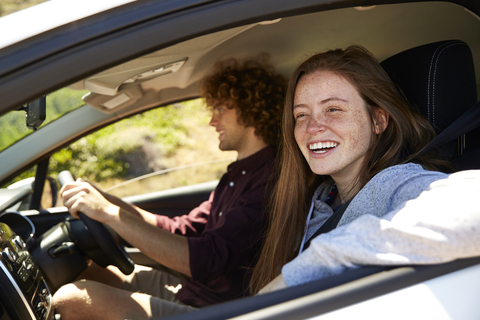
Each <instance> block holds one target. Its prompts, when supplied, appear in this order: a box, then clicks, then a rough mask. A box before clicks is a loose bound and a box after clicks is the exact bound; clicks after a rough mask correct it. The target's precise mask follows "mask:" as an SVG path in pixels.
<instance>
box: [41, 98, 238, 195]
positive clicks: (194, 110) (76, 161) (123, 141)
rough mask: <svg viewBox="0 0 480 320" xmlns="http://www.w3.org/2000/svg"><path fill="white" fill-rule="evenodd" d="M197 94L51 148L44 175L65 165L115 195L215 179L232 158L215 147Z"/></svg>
mask: <svg viewBox="0 0 480 320" xmlns="http://www.w3.org/2000/svg"><path fill="white" fill-rule="evenodd" d="M210 116H211V113H210V111H209V110H208V109H207V108H206V107H205V105H204V104H203V100H202V99H197V100H191V101H187V102H183V103H177V104H173V105H169V106H166V107H160V108H156V109H153V110H149V111H146V112H144V113H141V114H136V115H133V116H131V117H129V118H127V119H123V120H121V121H118V122H116V123H114V124H111V125H109V126H107V127H104V128H102V129H100V130H98V131H96V132H93V133H91V134H89V135H87V136H84V137H82V138H80V139H79V140H77V141H76V142H74V143H72V144H70V145H69V146H67V147H65V148H63V149H61V150H60V151H58V152H56V153H54V154H53V155H52V157H51V158H50V164H49V170H50V173H49V176H51V177H54V178H56V177H57V176H58V173H59V172H61V171H63V170H69V171H71V172H72V174H73V176H74V177H76V178H82V179H84V180H87V181H90V182H92V183H94V184H96V185H97V186H98V187H99V188H100V189H102V190H105V191H106V192H109V193H111V194H113V195H116V196H118V197H125V196H131V195H137V194H145V193H149V192H154V191H160V190H166V189H172V188H176V187H182V186H187V185H193V184H198V183H202V182H208V181H212V180H217V179H219V178H220V176H221V175H222V173H223V172H225V169H226V166H227V165H228V164H229V163H230V162H232V161H234V160H235V152H222V151H220V150H219V149H218V136H217V133H216V132H215V130H214V129H213V128H212V127H209V125H208V123H209V121H210Z"/></svg>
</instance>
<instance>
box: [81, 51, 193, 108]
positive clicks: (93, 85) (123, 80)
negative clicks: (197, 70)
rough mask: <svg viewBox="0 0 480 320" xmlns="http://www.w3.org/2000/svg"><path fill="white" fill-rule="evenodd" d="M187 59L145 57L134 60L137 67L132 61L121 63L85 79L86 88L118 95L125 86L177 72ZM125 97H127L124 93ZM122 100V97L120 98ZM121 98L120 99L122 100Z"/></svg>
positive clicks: (95, 91) (104, 93) (109, 94)
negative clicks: (165, 59)
mask: <svg viewBox="0 0 480 320" xmlns="http://www.w3.org/2000/svg"><path fill="white" fill-rule="evenodd" d="M149 60H150V61H149ZM186 61H187V58H184V59H180V60H176V61H170V62H165V61H164V58H162V57H152V58H144V59H138V60H136V61H133V63H138V64H139V67H137V68H135V67H134V66H132V63H130V64H128V66H125V65H121V66H118V67H116V68H113V69H109V70H107V71H105V72H102V73H99V74H96V75H94V76H92V77H90V78H87V79H85V81H84V86H85V89H86V90H89V91H91V92H93V93H99V94H103V95H108V96H115V97H118V94H117V93H118V92H119V91H121V90H122V89H123V87H125V86H127V85H128V86H130V85H132V84H139V83H141V82H144V81H147V80H150V79H153V78H157V77H160V76H164V75H167V74H171V73H175V72H177V71H178V70H179V69H180V68H181V67H182V66H183V65H184V64H185V62H186ZM123 98H125V99H126V98H127V97H126V96H125V95H123ZM119 99H120V100H121V98H119ZM120 100H119V101H120Z"/></svg>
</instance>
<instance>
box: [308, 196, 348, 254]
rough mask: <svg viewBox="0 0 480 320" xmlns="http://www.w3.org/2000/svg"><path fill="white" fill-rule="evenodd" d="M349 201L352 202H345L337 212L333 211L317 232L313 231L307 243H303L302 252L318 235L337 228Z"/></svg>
mask: <svg viewBox="0 0 480 320" xmlns="http://www.w3.org/2000/svg"><path fill="white" fill-rule="evenodd" d="M351 201H352V199H350V200H348V201H347V202H345V203H344V204H342V205H341V206H340V208H338V209H337V211H335V212H334V213H333V214H332V215H331V216H330V218H328V219H327V221H325V223H324V224H322V226H321V227H320V228H318V229H317V231H315V233H314V234H313V235H312V236H311V237H310V239H308V240H307V242H305V245H304V246H303V250H304V251H305V250H306V249H307V248H308V246H309V245H310V242H311V241H312V240H313V239H314V238H315V237H317V236H318V235H320V234H322V233H326V232H329V231H332V230H333V229H335V228H336V227H337V225H338V223H339V222H340V219H341V218H342V216H343V214H344V213H345V210H347V208H348V205H349V204H350V202H351Z"/></svg>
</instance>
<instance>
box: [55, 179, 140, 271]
mask: <svg viewBox="0 0 480 320" xmlns="http://www.w3.org/2000/svg"><path fill="white" fill-rule="evenodd" d="M74 181H75V180H74V179H73V176H72V174H71V173H70V171H62V172H60V173H59V174H58V182H59V183H60V185H61V186H63V185H64V184H66V183H69V182H74ZM78 216H79V217H80V220H82V222H83V224H84V225H85V226H86V227H87V229H88V231H89V233H90V235H91V236H92V238H93V239H94V240H95V241H96V242H97V244H98V245H99V246H100V248H101V249H102V251H103V252H104V253H105V255H106V256H107V258H108V260H109V262H110V263H111V264H112V265H114V266H116V267H117V268H118V269H119V270H120V271H122V273H123V274H125V275H129V274H130V273H132V272H133V269H134V268H135V263H134V262H133V261H132V259H130V257H129V256H128V254H127V252H126V251H125V249H124V248H123V247H122V246H119V245H118V244H117V243H115V241H114V239H113V237H112V235H111V234H110V233H109V232H108V230H107V229H106V228H105V226H104V225H103V224H102V223H100V222H98V221H96V220H93V219H91V218H89V217H88V216H87V215H85V214H84V213H82V212H79V213H78ZM92 259H94V258H92ZM94 261H95V259H94ZM95 262H97V264H99V265H102V264H104V263H102V262H100V261H95ZM99 262H100V263H99ZM105 267H106V266H105Z"/></svg>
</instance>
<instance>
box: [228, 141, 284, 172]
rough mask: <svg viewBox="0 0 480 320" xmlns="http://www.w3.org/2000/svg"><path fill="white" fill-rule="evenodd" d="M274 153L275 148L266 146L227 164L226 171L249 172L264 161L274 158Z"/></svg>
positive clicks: (275, 151)
mask: <svg viewBox="0 0 480 320" xmlns="http://www.w3.org/2000/svg"><path fill="white" fill-rule="evenodd" d="M276 154H277V150H276V149H275V148H274V147H272V146H267V147H265V148H263V149H262V150H260V151H258V152H256V153H254V154H252V155H251V156H248V157H246V158H243V159H242V160H237V161H235V162H233V163H231V164H230V165H228V167H227V170H228V172H238V171H245V172H251V171H254V170H255V169H257V168H259V167H261V166H263V165H264V164H265V163H266V162H268V161H271V160H272V159H274V158H275V156H276Z"/></svg>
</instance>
